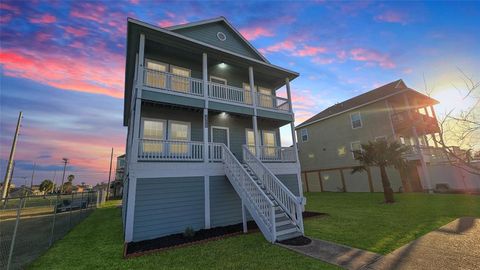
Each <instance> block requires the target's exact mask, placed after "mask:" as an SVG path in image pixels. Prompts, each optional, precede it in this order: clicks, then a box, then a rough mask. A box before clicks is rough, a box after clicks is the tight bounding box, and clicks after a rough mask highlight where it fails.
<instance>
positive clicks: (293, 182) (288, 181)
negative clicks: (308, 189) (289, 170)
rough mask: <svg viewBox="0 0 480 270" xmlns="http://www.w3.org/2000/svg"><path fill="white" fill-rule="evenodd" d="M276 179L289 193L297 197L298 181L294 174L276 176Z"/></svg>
mask: <svg viewBox="0 0 480 270" xmlns="http://www.w3.org/2000/svg"><path fill="white" fill-rule="evenodd" d="M276 176H277V178H278V179H279V180H280V181H282V183H283V184H284V185H285V186H286V187H287V188H288V189H290V191H291V192H292V193H293V194H295V195H296V196H299V194H300V193H299V190H298V179H297V175H296V174H280V175H276Z"/></svg>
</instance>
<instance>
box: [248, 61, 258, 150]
mask: <svg viewBox="0 0 480 270" xmlns="http://www.w3.org/2000/svg"><path fill="white" fill-rule="evenodd" d="M248 78H249V80H250V91H251V93H252V104H253V117H252V119H253V137H254V140H255V155H256V156H257V157H260V136H259V135H258V125H257V96H256V92H255V84H254V78H253V67H252V66H250V67H248Z"/></svg>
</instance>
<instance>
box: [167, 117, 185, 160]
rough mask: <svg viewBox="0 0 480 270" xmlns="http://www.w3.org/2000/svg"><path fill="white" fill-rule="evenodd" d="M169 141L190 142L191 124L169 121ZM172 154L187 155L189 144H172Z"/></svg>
mask: <svg viewBox="0 0 480 270" xmlns="http://www.w3.org/2000/svg"><path fill="white" fill-rule="evenodd" d="M169 124H170V126H169V129H168V133H169V136H168V137H169V140H171V141H189V140H190V123H186V122H178V121H169ZM169 151H170V153H174V154H181V153H187V151H188V144H187V143H182V142H178V143H170V149H169Z"/></svg>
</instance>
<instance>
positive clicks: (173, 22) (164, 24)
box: [157, 19, 188, 28]
mask: <svg viewBox="0 0 480 270" xmlns="http://www.w3.org/2000/svg"><path fill="white" fill-rule="evenodd" d="M185 23H188V21H187V20H185V19H177V20H161V21H159V22H158V23H157V25H158V26H160V27H163V28H165V27H170V26H174V25H178V24H185Z"/></svg>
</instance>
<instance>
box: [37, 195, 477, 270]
mask: <svg viewBox="0 0 480 270" xmlns="http://www.w3.org/2000/svg"><path fill="white" fill-rule="evenodd" d="M395 198H396V200H397V202H396V203H395V204H392V205H386V204H383V203H382V200H383V194H381V193H309V194H307V210H311V211H319V212H324V213H328V214H329V216H327V217H319V218H312V219H308V220H306V221H305V230H306V234H307V235H308V236H311V237H314V238H319V239H324V240H329V241H333V242H337V243H342V244H346V245H350V246H354V247H357V248H361V249H366V250H370V251H373V252H378V253H383V254H386V253H389V252H391V251H393V250H395V249H396V248H398V247H400V246H402V245H404V244H406V243H408V242H410V241H412V240H414V239H416V238H418V237H420V236H422V235H424V234H426V233H428V232H429V231H432V230H433V229H436V228H438V227H440V226H442V225H444V224H446V223H448V222H450V221H452V220H454V219H456V218H458V217H461V216H477V217H480V197H479V196H468V195H439V194H435V195H426V194H395ZM122 251H123V241H122V227H121V220H120V209H119V208H117V207H116V205H115V204H114V203H112V202H109V204H107V205H106V206H105V207H104V208H100V209H98V210H96V211H95V212H94V213H92V214H91V215H90V216H89V217H88V218H87V219H86V220H85V221H83V222H82V223H81V224H79V225H78V226H77V227H76V228H75V229H73V230H72V231H71V232H70V233H69V234H68V235H67V236H66V237H65V238H64V239H62V240H60V241H59V242H57V243H56V244H55V245H54V246H53V247H52V248H51V249H50V250H49V251H48V252H47V253H46V254H45V255H44V256H42V257H41V258H39V259H38V260H37V261H36V262H34V263H33V264H32V265H31V266H30V267H31V268H32V269H89V268H90V269H99V268H105V269H294V268H295V269H337V268H336V267H335V266H332V265H329V264H326V263H322V262H320V261H317V260H314V259H312V258H309V257H304V256H301V255H299V254H296V253H294V252H291V251H288V250H286V249H283V248H280V247H278V246H274V245H271V244H269V243H267V242H266V241H265V240H264V238H263V237H262V235H261V234H260V233H253V234H248V235H241V236H236V237H231V238H227V239H223V240H218V241H213V242H209V243H204V244H198V245H194V246H190V247H185V248H178V249H173V250H169V251H165V252H159V253H155V254H150V255H146V256H142V257H137V258H131V259H123V258H122Z"/></svg>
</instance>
